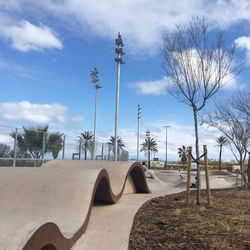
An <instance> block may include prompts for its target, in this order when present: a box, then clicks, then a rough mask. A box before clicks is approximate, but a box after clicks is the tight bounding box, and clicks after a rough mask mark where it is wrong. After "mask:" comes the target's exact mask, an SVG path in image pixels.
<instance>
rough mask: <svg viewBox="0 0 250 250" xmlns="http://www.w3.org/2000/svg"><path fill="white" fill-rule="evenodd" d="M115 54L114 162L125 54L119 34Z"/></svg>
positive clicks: (115, 158)
mask: <svg viewBox="0 0 250 250" xmlns="http://www.w3.org/2000/svg"><path fill="white" fill-rule="evenodd" d="M115 44H116V46H117V47H116V48H115V52H116V54H117V55H116V57H115V61H116V62H117V75H116V102H115V136H114V139H115V142H114V144H115V145H114V160H115V161H117V149H118V145H117V129H118V113H119V95H120V68H121V64H124V62H123V61H122V56H123V55H124V54H125V53H124V52H123V50H122V47H123V46H124V45H123V42H122V36H121V33H120V32H118V37H117V39H115Z"/></svg>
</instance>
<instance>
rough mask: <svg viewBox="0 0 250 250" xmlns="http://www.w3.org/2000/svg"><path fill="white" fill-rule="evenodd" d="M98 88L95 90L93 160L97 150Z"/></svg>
mask: <svg viewBox="0 0 250 250" xmlns="http://www.w3.org/2000/svg"><path fill="white" fill-rule="evenodd" d="M97 99H98V89H96V92H95V117H94V139H93V154H92V160H95V152H96V113H97V102H98V100H97Z"/></svg>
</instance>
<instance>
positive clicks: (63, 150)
mask: <svg viewBox="0 0 250 250" xmlns="http://www.w3.org/2000/svg"><path fill="white" fill-rule="evenodd" d="M64 154H65V135H64V136H63V148H62V160H64Z"/></svg>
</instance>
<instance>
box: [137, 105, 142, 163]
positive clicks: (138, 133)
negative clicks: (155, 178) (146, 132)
mask: <svg viewBox="0 0 250 250" xmlns="http://www.w3.org/2000/svg"><path fill="white" fill-rule="evenodd" d="M140 115H141V106H140V104H138V108H137V157H136V160H137V161H139V145H140V118H141V116H140Z"/></svg>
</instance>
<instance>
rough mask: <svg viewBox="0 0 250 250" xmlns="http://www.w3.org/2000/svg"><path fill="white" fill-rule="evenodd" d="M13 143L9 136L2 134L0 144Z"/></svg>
mask: <svg viewBox="0 0 250 250" xmlns="http://www.w3.org/2000/svg"><path fill="white" fill-rule="evenodd" d="M11 142H13V138H12V137H10V136H9V135H4V134H2V135H1V134H0V143H4V144H6V143H7V144H9V143H11Z"/></svg>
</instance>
